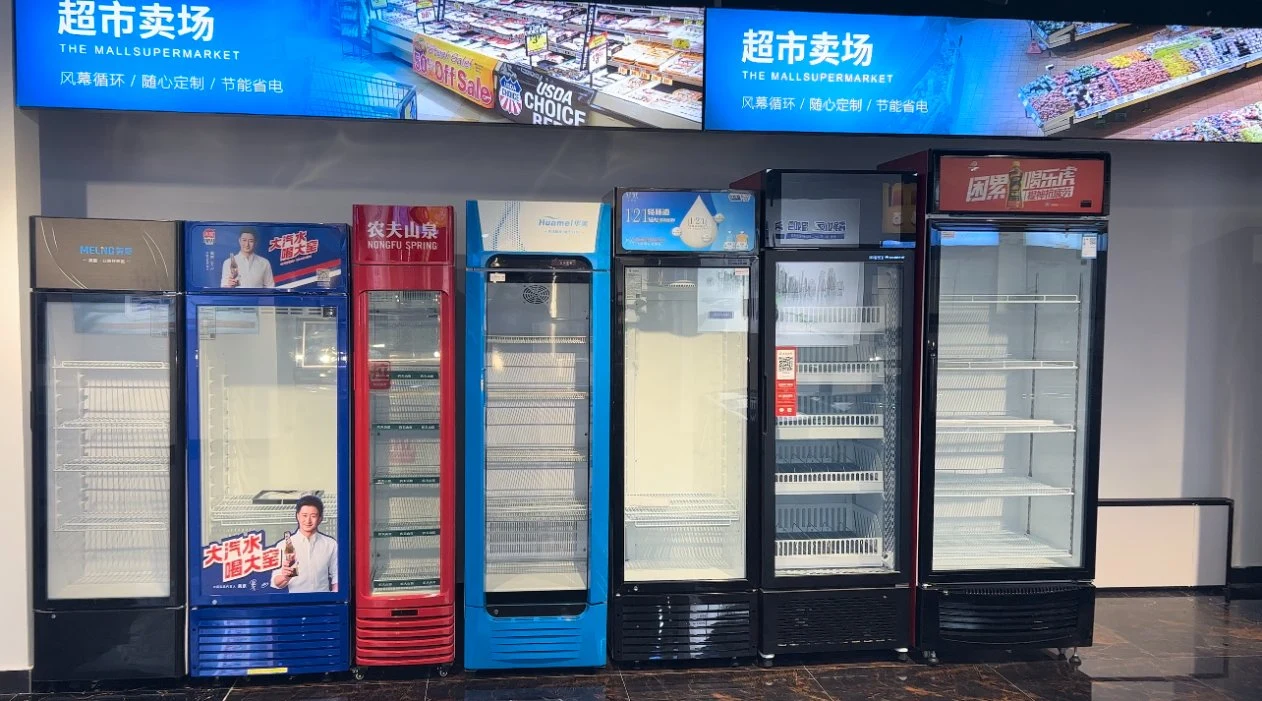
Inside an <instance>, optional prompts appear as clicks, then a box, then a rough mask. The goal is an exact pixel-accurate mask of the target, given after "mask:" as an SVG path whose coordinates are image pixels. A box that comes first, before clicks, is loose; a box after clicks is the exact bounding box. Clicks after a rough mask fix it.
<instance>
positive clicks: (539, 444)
mask: <svg viewBox="0 0 1262 701" xmlns="http://www.w3.org/2000/svg"><path fill="white" fill-rule="evenodd" d="M565 279H566V280H572V281H568V282H563V281H559V280H558V278H555V277H553V276H552V275H551V274H548V273H544V274H534V273H490V281H489V282H488V283H487V290H486V299H487V302H486V333H487V337H486V360H485V391H486V408H485V411H486V414H485V417H486V418H485V421H486V466H485V469H486V474H485V477H486V573H485V574H486V580H485V581H486V591H487V592H488V593H501V594H503V593H512V592H539V591H582V590H586V589H587V585H588V580H587V570H588V568H587V557H588V547H589V544H588V537H587V536H588V513H589V498H588V479H589V474H590V463H589V450H590V436H589V434H590V426H591V420H590V410H591V407H590V400H589V395H588V391H589V388H590V386H591V385H590V377H591V371H592V368H591V312H592V309H591V298H592V290H591V281H590V278H589V277H588V276H586V275H583V276H581V278H580V276H578V275H575V274H566V278H565ZM577 279H581V280H582V281H574V280H577Z"/></svg>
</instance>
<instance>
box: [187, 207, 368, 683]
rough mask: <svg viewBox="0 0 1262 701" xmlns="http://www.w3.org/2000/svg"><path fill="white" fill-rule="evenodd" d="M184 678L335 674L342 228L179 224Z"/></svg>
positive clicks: (343, 537) (345, 652) (339, 593)
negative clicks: (183, 340) (184, 430)
mask: <svg viewBox="0 0 1262 701" xmlns="http://www.w3.org/2000/svg"><path fill="white" fill-rule="evenodd" d="M184 232H185V244H184V251H185V281H186V287H187V290H186V295H185V302H186V306H187V312H186V319H185V323H186V334H187V349H188V353H189V361H188V363H187V366H188V367H187V371H188V376H187V380H186V384H187V395H188V408H187V416H188V455H187V460H188V536H189V557H188V568H189V655H188V657H189V674H190V675H192V676H194V677H235V676H242V675H251V676H252V675H259V674H288V675H297V674H311V673H328V672H337V671H345V670H347V669H349V668H350V624H349V623H350V622H349V611H348V605H347V604H348V600H349V594H348V591H349V581H347V580H346V576H347V573H349V571H350V570H349V553H348V551H347V549H346V548H345V547H342V544H344V543H347V542H348V537H349V535H350V519H349V518H348V517H347V516H348V515H347V513H346V510H347V509H346V507H347V506H348V505H349V502H348V501H347V496H348V493H349V491H350V461H349V451H348V448H349V433H348V423H349V422H348V415H349V413H350V397H349V385H348V371H347V359H346V353H347V341H348V338H347V336H348V333H347V304H346V294H345V291H346V281H345V275H344V271H345V270H346V241H347V231H346V226H345V225H343V224H241V223H228V222H189V223H186V224H185V228H184Z"/></svg>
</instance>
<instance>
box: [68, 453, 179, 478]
mask: <svg viewBox="0 0 1262 701" xmlns="http://www.w3.org/2000/svg"><path fill="white" fill-rule="evenodd" d="M53 471H54V472H104V473H116V472H148V473H159V474H167V473H170V472H171V463H170V462H145V461H136V460H129V459H126V458H86V457H85V458H76V459H74V460H67V461H66V462H63V463H59V464H58V465H57V466H56V467H55V468H54V469H53Z"/></svg>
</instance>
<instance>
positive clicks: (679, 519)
mask: <svg viewBox="0 0 1262 701" xmlns="http://www.w3.org/2000/svg"><path fill="white" fill-rule="evenodd" d="M625 511H626V520H627V523H628V524H631V525H633V526H635V527H636V528H680V527H693V528H707V527H708V528H718V527H726V526H730V525H732V524H733V523H736V522H738V521H740V520H741V509H740V506H739V505H737V504H736V503H734V502H733V501H731V500H730V499H727V498H725V497H722V496H719V495H714V494H686V493H680V494H629V495H627V503H626V506H625Z"/></svg>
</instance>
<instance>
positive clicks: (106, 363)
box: [53, 360, 171, 370]
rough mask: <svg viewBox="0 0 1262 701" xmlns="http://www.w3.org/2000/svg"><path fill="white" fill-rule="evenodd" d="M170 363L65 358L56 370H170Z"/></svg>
mask: <svg viewBox="0 0 1262 701" xmlns="http://www.w3.org/2000/svg"><path fill="white" fill-rule="evenodd" d="M170 368H171V364H170V363H165V362H157V361H153V362H149V361H142V360H63V361H61V362H58V363H54V364H53V369H55V370H169V369H170Z"/></svg>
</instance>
